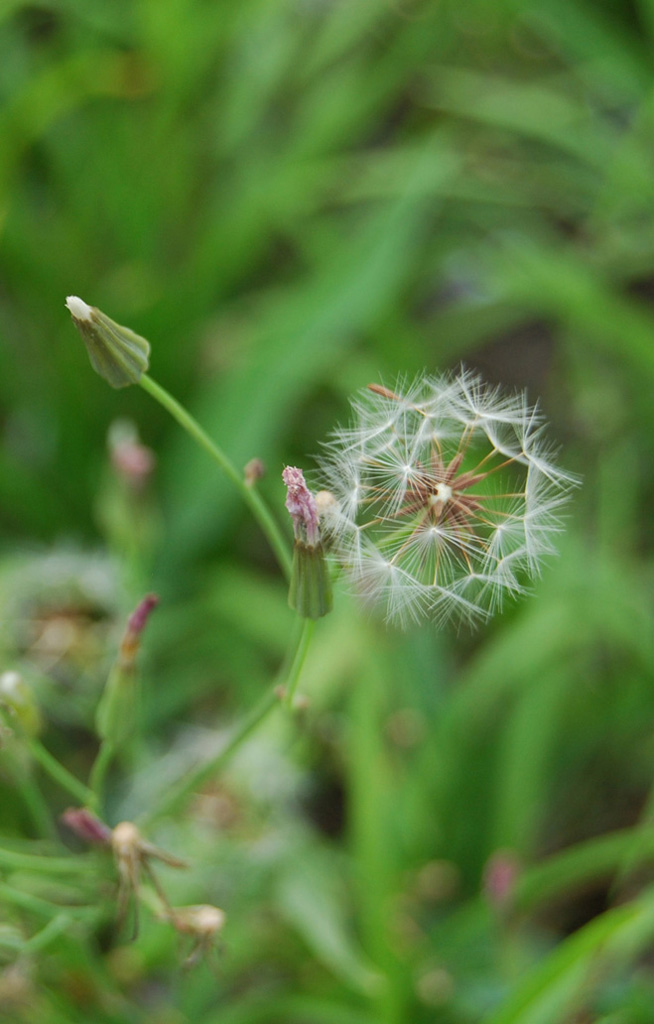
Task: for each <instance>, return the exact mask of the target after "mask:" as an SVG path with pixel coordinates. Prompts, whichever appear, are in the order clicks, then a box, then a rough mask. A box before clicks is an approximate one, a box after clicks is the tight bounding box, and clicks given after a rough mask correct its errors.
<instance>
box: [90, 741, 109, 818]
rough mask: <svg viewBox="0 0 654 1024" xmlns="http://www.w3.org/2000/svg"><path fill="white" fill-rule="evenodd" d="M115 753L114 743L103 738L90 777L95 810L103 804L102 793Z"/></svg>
mask: <svg viewBox="0 0 654 1024" xmlns="http://www.w3.org/2000/svg"><path fill="white" fill-rule="evenodd" d="M114 753H115V747H114V745H113V743H110V742H109V741H108V740H103V741H102V743H101V744H100V749H99V750H98V753H97V757H96V759H95V761H94V762H93V767H92V768H91V776H90V778H89V785H90V787H91V790H92V792H93V803H92V804H91V806H92V808H93V809H94V810H97V809H98V808H99V807H100V806H101V805H102V793H103V790H104V783H105V779H106V777H107V771H108V769H109V765H110V764H111V761H112V759H113V756H114Z"/></svg>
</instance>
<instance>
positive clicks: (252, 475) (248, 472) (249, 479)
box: [243, 459, 266, 487]
mask: <svg viewBox="0 0 654 1024" xmlns="http://www.w3.org/2000/svg"><path fill="white" fill-rule="evenodd" d="M265 475H266V466H265V464H264V463H263V462H262V461H261V459H250V461H249V462H248V463H247V465H245V466H244V467H243V479H244V480H245V483H246V484H247V486H248V487H254V485H255V484H256V483H258V481H259V480H262V479H263V477H264V476H265Z"/></svg>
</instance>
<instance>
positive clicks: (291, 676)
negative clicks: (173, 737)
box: [138, 619, 315, 828]
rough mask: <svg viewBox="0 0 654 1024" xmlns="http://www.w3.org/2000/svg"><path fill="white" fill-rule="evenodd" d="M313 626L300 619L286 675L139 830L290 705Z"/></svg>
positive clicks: (141, 821)
mask: <svg viewBox="0 0 654 1024" xmlns="http://www.w3.org/2000/svg"><path fill="white" fill-rule="evenodd" d="M314 627H315V622H314V621H313V620H312V619H304V620H302V627H301V630H300V632H299V635H298V634H297V633H296V636H297V639H296V647H295V651H294V653H293V654H292V656H291V658H290V659H287V662H286V663H287V664H288V662H289V661H290V669H289V670H288V672H287V673H286V672H283V673H282V676H281V680H280V678H279V677H278V678H277V679H276V680H275V682H274V683H273V685H272V686H271V688H270V689H269V690H268V691H267V693H265V694H264V695H263V697H262V698H261V700H260V701H259V702H258V703H257V704H255V706H254V707H253V708H252V710H251V711H249V712H248V714H246V715H245V717H244V718H243V719H242V720H241V722H240V723H239V725H238V726H237V727H236V728H235V730H234V732H233V733H232V735H231V736H230V738H229V740H228V741H227V743H226V744H225V746H224V747H223V748H222V749H221V750H219V751H218V753H217V754H214V756H213V757H210V758H209V760H208V761H204V762H203V763H202V764H200V765H198V766H197V767H196V768H193V769H191V771H189V772H188V774H187V775H185V776H184V778H183V779H181V780H180V781H179V782H178V783H177V785H176V786H173V787H172V788H171V789H170V791H169V792H168V793H167V794H166V796H164V798H163V800H162V801H161V802H160V803H159V804H158V805H157V806H156V807H155V808H154V809H153V810H152V811H150V813H149V814H146V815H144V816H143V817H142V818H140V819H139V822H138V824H139V827H141V828H148V827H149V826H150V825H152V823H153V821H156V820H157V819H158V818H162V817H165V816H166V815H169V814H173V813H174V812H175V811H177V810H178V809H179V808H180V807H181V806H182V805H183V804H184V803H185V802H186V801H187V800H188V799H189V797H190V796H192V794H193V793H194V792H195V791H196V790H198V789H199V788H200V787H201V786H203V785H204V783H205V782H207V781H208V780H209V779H210V778H211V777H212V776H213V775H215V774H217V773H218V772H219V771H220V770H221V769H222V768H223V767H224V765H225V764H227V762H228V761H229V760H230V758H232V757H233V755H234V754H235V753H236V751H237V750H238V749H239V748H240V747H241V746H242V745H243V743H244V742H245V740H246V739H247V738H248V737H249V736H250V734H251V733H252V732H254V730H255V729H256V728H257V726H258V725H259V724H260V723H261V722H263V721H264V719H266V718H267V717H268V715H269V713H270V712H271V711H272V709H273V708H275V707H278V706H279V705H280V703H281V702H282V700H283V703H284V705H285V706H287V707H289V708H290V707H291V706H292V703H293V695H294V693H295V690H296V688H297V684H298V680H299V678H300V674H301V671H302V667H303V665H304V661H305V659H306V655H307V651H308V650H309V645H310V643H311V638H312V636H313V630H314Z"/></svg>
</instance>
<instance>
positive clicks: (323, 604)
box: [288, 540, 332, 619]
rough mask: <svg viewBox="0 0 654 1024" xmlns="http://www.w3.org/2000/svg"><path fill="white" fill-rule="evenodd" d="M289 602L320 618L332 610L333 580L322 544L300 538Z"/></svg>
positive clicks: (300, 611) (299, 610)
mask: <svg viewBox="0 0 654 1024" xmlns="http://www.w3.org/2000/svg"><path fill="white" fill-rule="evenodd" d="M288 603H289V605H290V606H291V608H294V609H295V611H296V612H297V613H298V615H301V616H302V618H304V619H320V618H322V616H323V615H327V613H328V612H330V611H331V610H332V582H331V579H330V576H329V569H328V567H327V563H326V561H325V556H324V554H323V550H322V544H317V545H316V546H315V547H313V546H312V545H310V544H305V543H304V542H303V541H301V540H296V542H295V546H294V548H293V566H292V568H291V586H290V589H289V593H288Z"/></svg>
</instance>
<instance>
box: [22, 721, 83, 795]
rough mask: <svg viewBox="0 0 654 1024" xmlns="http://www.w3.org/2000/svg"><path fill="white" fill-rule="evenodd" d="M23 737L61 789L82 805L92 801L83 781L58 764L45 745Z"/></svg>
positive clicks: (29, 748)
mask: <svg viewBox="0 0 654 1024" xmlns="http://www.w3.org/2000/svg"><path fill="white" fill-rule="evenodd" d="M23 738H24V741H25V743H26V744H27V747H28V750H29V752H30V754H31V755H32V757H33V758H34V760H35V761H37V762H38V764H40V766H41V768H43V770H44V771H45V772H47V774H48V775H49V776H50V778H51V779H54V781H55V782H56V783H57V784H58V785H59V786H61V788H62V789H65V790H67V791H68V792H69V793H70V794H71V796H74V797H75V799H76V800H79V801H80V803H82V804H84V805H87V804H92V803H93V801H94V795H93V792H92V791H91V790H90V789H89V788H88V786H85V785H84V783H83V782H80V781H79V779H76V778H75V776H74V775H71V773H70V772H69V771H68V769H67V768H64V766H63V765H62V764H59V761H57V759H56V757H53V756H52V754H50V753H49V752H48V751H47V750H46V749H45V747H43V746H41V744H40V743H39V741H38V740H33V739H29V738H28V737H23Z"/></svg>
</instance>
